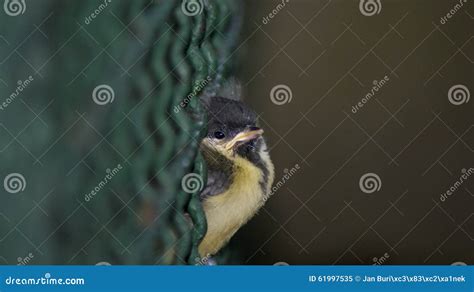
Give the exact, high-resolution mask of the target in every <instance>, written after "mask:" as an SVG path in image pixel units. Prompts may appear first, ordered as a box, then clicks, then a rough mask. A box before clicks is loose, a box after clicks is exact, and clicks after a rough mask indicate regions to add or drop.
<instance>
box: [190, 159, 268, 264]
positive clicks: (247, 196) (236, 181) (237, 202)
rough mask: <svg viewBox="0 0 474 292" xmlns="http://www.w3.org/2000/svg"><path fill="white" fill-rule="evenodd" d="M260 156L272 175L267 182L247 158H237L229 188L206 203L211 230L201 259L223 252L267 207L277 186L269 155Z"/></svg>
mask: <svg viewBox="0 0 474 292" xmlns="http://www.w3.org/2000/svg"><path fill="white" fill-rule="evenodd" d="M260 155H261V157H262V158H263V161H264V163H265V164H266V168H267V170H268V172H269V174H268V176H267V178H266V181H265V182H264V181H263V180H264V175H263V171H262V170H261V169H260V168H258V167H257V166H256V165H254V164H253V163H251V162H250V161H248V160H246V159H244V158H241V157H234V158H233V162H234V171H233V175H232V183H231V184H230V186H229V188H228V189H227V190H226V191H224V192H223V193H222V194H218V195H215V196H212V197H209V198H207V199H206V200H205V201H204V202H203V205H204V211H205V213H206V219H207V223H208V230H207V233H206V236H205V237H204V239H203V241H202V242H201V244H200V246H199V253H200V254H201V256H203V257H204V256H209V255H213V254H215V253H216V252H217V251H219V249H220V248H221V247H222V246H223V245H224V244H226V243H227V242H228V241H229V239H230V238H231V237H232V236H233V235H234V234H235V232H237V230H238V229H239V228H240V227H241V226H242V225H243V224H245V223H246V222H247V221H248V220H250V218H252V217H253V215H255V213H256V212H257V211H258V209H260V208H261V207H262V206H263V204H264V202H265V195H266V194H267V193H269V190H270V188H271V184H272V183H273V177H274V174H273V173H274V170H273V164H272V163H271V161H270V158H269V156H268V153H267V152H266V151H262V152H261V153H260ZM262 183H263V184H262ZM262 185H263V186H264V188H263V189H262Z"/></svg>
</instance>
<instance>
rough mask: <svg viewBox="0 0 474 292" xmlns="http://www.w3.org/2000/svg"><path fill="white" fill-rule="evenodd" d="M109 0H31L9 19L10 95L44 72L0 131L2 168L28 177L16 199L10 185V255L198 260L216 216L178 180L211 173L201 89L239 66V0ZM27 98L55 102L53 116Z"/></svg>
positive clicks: (4, 232) (77, 260) (0, 204)
mask: <svg viewBox="0 0 474 292" xmlns="http://www.w3.org/2000/svg"><path fill="white" fill-rule="evenodd" d="M30 2H33V3H30ZM106 2H107V5H106V6H99V5H101V3H102V2H99V3H98V2H97V1H67V3H65V1H52V0H42V1H29V2H28V3H27V5H28V6H27V13H26V15H24V16H22V18H17V17H4V16H2V17H1V18H0V27H1V28H0V35H1V36H2V37H3V38H4V39H5V40H7V41H8V44H3V45H1V46H0V54H1V55H0V59H1V58H4V57H5V58H6V57H8V55H9V54H11V52H12V51H13V52H15V50H13V49H14V48H15V47H17V50H18V55H19V56H16V53H13V55H14V58H13V57H12V58H6V59H5V60H4V62H3V63H2V64H0V69H1V71H0V72H1V75H0V78H1V79H2V81H3V83H5V84H7V86H2V85H1V84H0V93H1V96H2V97H6V96H9V94H10V91H11V89H12V86H9V85H10V84H15V83H16V81H17V80H20V79H21V80H22V79H24V78H25V77H24V76H25V75H26V76H28V75H32V77H33V78H34V81H33V82H32V84H31V87H29V88H27V89H26V90H25V92H24V93H23V94H22V95H21V96H20V98H19V99H20V100H21V102H19V101H16V102H14V103H13V104H12V106H11V108H10V109H9V110H8V111H7V110H5V111H2V112H0V123H1V125H2V128H0V131H9V132H10V133H11V135H5V134H4V133H3V132H2V133H1V135H0V143H1V144H0V148H2V150H3V151H2V152H1V153H0V155H1V164H2V169H1V173H0V175H1V178H2V179H3V178H4V177H5V176H7V175H8V174H9V173H14V172H15V173H17V172H18V173H21V174H22V175H23V176H24V177H25V179H26V182H27V188H26V189H25V190H24V191H23V192H22V193H21V194H19V195H15V196H12V195H11V194H7V193H4V192H3V191H4V190H3V189H1V190H0V191H1V192H2V194H1V196H0V212H1V215H2V216H0V217H3V218H0V262H1V263H6V264H17V262H18V261H19V259H18V258H20V257H24V255H25V254H29V253H32V254H34V259H33V260H31V263H33V264H97V263H102V262H104V263H110V264H197V263H199V261H200V259H199V255H198V252H197V247H198V245H199V242H200V240H201V239H202V237H203V236H204V234H205V232H206V220H205V215H204V213H203V210H202V208H201V204H200V202H199V192H198V191H196V192H194V193H188V192H186V191H185V190H183V188H182V186H181V181H182V178H183V177H184V176H185V175H187V174H189V173H196V174H198V175H200V176H201V178H202V180H203V182H205V181H206V167H205V163H204V161H203V158H202V157H201V155H200V154H199V151H198V150H199V141H200V139H201V138H202V136H203V135H204V133H205V131H206V129H205V124H206V116H205V113H204V111H203V109H202V107H201V105H200V103H199V102H198V95H199V94H200V93H202V91H203V90H208V91H212V90H213V88H216V87H218V86H219V84H221V83H222V82H223V80H224V79H225V78H226V77H228V76H229V75H230V74H231V71H232V69H233V60H234V58H235V56H234V55H233V52H234V50H235V46H236V43H237V39H238V34H239V28H240V20H241V7H240V6H241V4H240V3H239V2H238V1H234V0H219V1H217V0H216V1H201V0H189V1H186V0H185V1H168V0H163V1H148V0H147V1H139V0H133V1H125V0H122V1H119V0H112V1H104V3H106ZM104 5H105V4H104ZM195 9H197V10H195ZM94 11H95V12H97V11H98V12H99V14H97V17H94V18H91V17H90V14H91V13H93V12H94ZM35 27H37V28H38V29H34V28H35ZM31 30H34V31H33V33H32V35H31V36H30V37H29V36H28V35H29V33H30V31H31ZM25 38H26V41H25ZM20 55H21V56H20ZM22 59H23V60H22ZM25 60H29V61H30V60H33V61H30V62H26V61H25ZM27 63H30V64H27ZM99 84H106V85H108V86H110V88H112V90H113V93H114V99H113V102H112V103H110V104H108V105H105V106H98V105H97V104H96V103H94V102H93V101H92V99H91V93H92V92H93V90H94V88H96V87H97V86H98V85H99ZM189 96H191V98H188V99H186V97H189ZM185 99H186V103H185V104H184V106H183V100H185ZM23 102H24V104H22V103H23ZM25 104H26V105H28V106H29V107H33V108H35V109H36V108H38V109H44V108H45V107H46V109H45V110H44V111H43V112H41V113H40V114H39V117H40V118H41V119H42V120H44V124H45V125H40V124H38V118H36V119H35V117H34V114H32V113H31V112H30V111H29V110H28V108H27V107H26V105H25ZM48 106H49V107H48ZM38 111H39V110H38ZM38 111H36V112H38ZM30 120H33V122H32V123H31V125H27V126H26V127H24V126H25V124H28V122H29V121H30ZM20 124H21V126H19V125H20ZM5 129H7V130H5ZM22 130H23V132H22V133H21V134H20V135H21V137H20V138H18V137H16V139H17V140H18V141H17V140H15V136H16V135H17V134H18V133H20V131H22ZM15 141H17V142H18V143H17V144H20V143H21V144H22V145H23V146H24V147H21V146H19V145H12V143H15ZM25 149H27V151H26V150H25ZM28 152H30V153H31V155H29V154H28ZM95 190H98V191H97V192H95Z"/></svg>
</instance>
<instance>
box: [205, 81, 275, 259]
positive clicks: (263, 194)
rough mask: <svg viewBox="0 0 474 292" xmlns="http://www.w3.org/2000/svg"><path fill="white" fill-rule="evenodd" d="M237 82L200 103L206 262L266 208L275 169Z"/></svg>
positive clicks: (260, 130)
mask: <svg viewBox="0 0 474 292" xmlns="http://www.w3.org/2000/svg"><path fill="white" fill-rule="evenodd" d="M240 88H241V87H240V85H239V82H238V81H237V80H236V79H230V80H229V81H228V82H226V83H225V85H224V86H223V87H222V88H221V89H220V90H217V91H216V93H215V94H212V95H207V96H203V97H202V98H201V100H202V103H203V104H204V108H205V109H206V112H207V116H208V124H207V129H208V130H207V134H206V136H205V137H204V138H203V139H202V142H201V143H200V150H201V153H202V155H203V157H204V160H205V162H206V164H207V169H208V171H207V183H206V186H205V187H204V189H203V191H202V192H201V194H200V200H201V202H202V206H203V209H204V212H205V215H206V220H207V232H206V234H205V236H204V238H203V239H202V241H201V243H200V244H199V247H198V250H199V254H200V256H201V257H207V258H210V257H211V256H213V255H215V254H216V253H217V252H218V251H219V250H220V249H221V248H222V247H223V246H225V245H226V244H227V243H228V241H229V240H230V239H231V238H232V236H233V235H234V234H235V233H236V232H237V231H238V230H239V229H240V227H242V226H243V225H244V224H245V223H247V222H248V221H249V220H250V219H251V218H252V217H253V216H254V215H255V214H256V213H257V212H258V210H259V209H260V208H261V207H262V206H263V205H264V204H265V202H266V201H267V200H268V198H269V196H270V194H271V187H272V184H273V181H274V177H275V171H274V165H273V163H272V160H271V158H270V154H269V151H268V147H267V145H266V142H265V139H264V138H263V133H264V130H263V129H262V128H261V127H260V126H259V123H258V118H257V115H256V113H255V112H254V111H253V110H252V109H251V108H250V107H248V106H247V105H246V104H245V103H244V102H243V101H242V93H241V90H240Z"/></svg>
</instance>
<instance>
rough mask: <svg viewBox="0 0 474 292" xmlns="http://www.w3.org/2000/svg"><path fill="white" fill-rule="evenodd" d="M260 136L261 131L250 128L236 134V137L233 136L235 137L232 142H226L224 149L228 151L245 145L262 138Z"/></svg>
mask: <svg viewBox="0 0 474 292" xmlns="http://www.w3.org/2000/svg"><path fill="white" fill-rule="evenodd" d="M262 134H263V130H262V129H260V128H257V127H252V128H250V129H247V130H244V131H242V132H240V133H238V134H237V135H235V137H234V138H233V139H232V140H230V141H229V142H227V144H226V148H227V149H228V150H230V149H232V148H234V147H236V146H239V145H242V144H245V143H246V142H249V141H252V140H254V139H257V138H258V137H260V136H262Z"/></svg>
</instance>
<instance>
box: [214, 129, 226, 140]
mask: <svg viewBox="0 0 474 292" xmlns="http://www.w3.org/2000/svg"><path fill="white" fill-rule="evenodd" d="M214 137H216V139H219V140H220V139H224V138H225V134H224V133H223V132H221V131H215V132H214Z"/></svg>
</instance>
